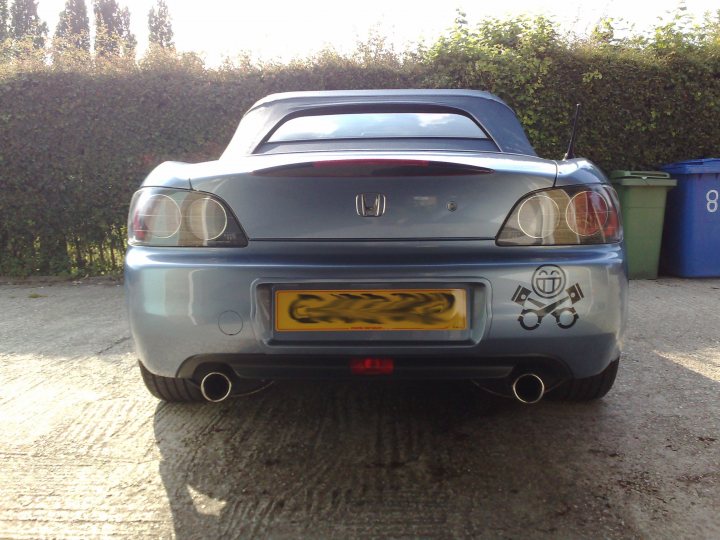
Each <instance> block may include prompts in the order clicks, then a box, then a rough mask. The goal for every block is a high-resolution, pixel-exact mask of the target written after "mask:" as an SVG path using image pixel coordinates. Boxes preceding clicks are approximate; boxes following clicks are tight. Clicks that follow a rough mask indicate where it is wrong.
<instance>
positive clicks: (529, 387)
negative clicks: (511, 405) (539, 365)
mask: <svg viewBox="0 0 720 540" xmlns="http://www.w3.org/2000/svg"><path fill="white" fill-rule="evenodd" d="M512 391H513V395H514V396H515V399H517V400H518V401H519V402H520V403H526V404H528V405H529V404H532V403H537V402H538V401H540V400H541V399H542V397H543V395H544V394H545V383H543V380H542V379H541V378H540V377H538V376H537V375H535V374H534V373H523V374H522V375H520V376H519V377H518V378H517V379H515V381H513V384H512Z"/></svg>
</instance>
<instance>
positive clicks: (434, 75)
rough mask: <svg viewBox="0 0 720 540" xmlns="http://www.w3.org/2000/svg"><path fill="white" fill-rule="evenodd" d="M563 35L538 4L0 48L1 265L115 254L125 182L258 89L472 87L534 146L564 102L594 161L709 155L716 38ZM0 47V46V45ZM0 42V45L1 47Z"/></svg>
mask: <svg viewBox="0 0 720 540" xmlns="http://www.w3.org/2000/svg"><path fill="white" fill-rule="evenodd" d="M605 30H606V32H605V33H600V32H596V33H595V34H593V36H592V37H591V38H588V39H584V40H578V39H571V38H568V37H563V36H559V35H558V34H557V32H556V31H555V29H554V26H553V25H552V24H551V23H550V21H547V20H545V19H536V20H532V21H529V20H523V19H519V20H512V21H486V22H484V23H482V24H481V25H479V26H477V27H470V26H469V25H468V24H467V23H466V22H465V21H463V20H462V19H461V18H460V19H459V20H458V24H457V26H456V27H455V28H454V29H453V30H452V31H450V32H448V33H447V35H446V36H444V37H443V38H442V39H440V40H438V42H437V43H435V44H434V45H433V46H432V47H431V48H429V49H421V50H417V51H414V52H412V53H403V54H398V53H395V52H393V51H392V50H388V49H387V48H386V47H384V45H383V44H382V42H381V41H380V42H379V41H374V42H369V43H366V44H362V45H360V46H359V47H358V49H357V51H356V52H355V53H354V54H352V55H349V56H343V55H338V54H336V53H334V52H332V51H326V52H324V53H322V54H320V55H318V56H316V57H314V58H310V59H308V60H306V61H297V62H293V63H290V64H287V65H281V64H266V65H255V64H253V63H252V62H250V61H248V60H247V59H244V60H242V61H236V62H235V63H227V64H225V65H223V66H222V67H220V68H218V69H207V68H206V67H205V66H203V64H202V62H201V61H199V60H198V59H197V58H196V57H195V56H193V55H175V54H172V53H167V52H158V51H155V52H153V53H152V54H151V55H149V56H148V57H146V58H145V59H143V60H142V61H141V62H140V63H139V64H135V63H132V62H128V61H127V60H117V61H115V62H112V61H110V62H105V61H103V62H94V61H90V59H87V58H86V59H82V58H81V59H80V61H78V59H69V58H68V59H62V58H56V59H55V63H54V64H53V65H48V64H47V63H46V62H45V61H44V59H39V58H35V59H33V58H26V57H22V58H19V57H18V56H17V55H15V56H12V55H11V54H6V55H5V61H4V63H1V64H0V274H4V275H28V274H68V275H77V274H80V275H87V274H101V273H106V272H117V271H118V270H119V269H120V268H121V267H122V256H123V252H124V246H125V240H124V235H125V220H126V213H127V205H128V202H129V200H130V197H131V195H132V192H133V191H134V190H135V189H136V188H137V186H138V185H139V183H140V182H141V181H142V179H143V177H144V175H146V174H147V173H148V172H149V171H150V170H151V169H152V168H153V167H154V166H155V165H157V164H158V163H160V162H162V161H164V160H168V159H173V160H186V161H198V160H205V159H214V158H216V157H217V156H218V155H219V154H220V152H221V151H222V148H223V147H224V145H225V144H227V142H228V140H229V139H230V137H231V135H232V132H233V131H234V129H235V128H236V125H237V122H238V120H239V119H240V117H241V116H242V114H243V112H244V111H245V110H246V109H247V108H248V107H249V106H250V105H251V104H252V103H253V102H254V101H255V100H257V99H259V98H261V97H263V96H264V95H267V94H269V93H271V92H279V91H292V90H311V89H347V88H409V87H453V88H454V87H457V88H478V89H486V90H489V91H491V92H494V93H496V94H498V95H499V96H500V97H502V98H503V99H505V100H506V101H507V102H508V103H509V104H510V105H511V106H512V107H513V108H514V109H515V110H516V112H517V113H518V115H519V117H520V119H521V121H522V122H523V124H524V126H525V128H526V130H527V132H528V135H529V136H530V139H531V141H532V142H533V144H534V145H535V147H536V149H537V150H538V153H539V154H540V155H542V156H545V157H550V158H560V156H562V154H563V153H564V151H565V146H566V144H567V139H568V136H569V120H570V117H571V114H572V111H573V106H574V103H576V102H581V103H582V104H583V112H582V124H581V131H580V134H579V138H578V153H579V154H581V155H583V156H587V157H589V158H590V159H592V160H594V161H595V162H597V163H598V164H599V165H600V166H601V167H603V168H604V169H605V170H610V169H614V168H623V169H652V168H656V167H658V166H659V165H661V164H663V163H668V162H672V161H677V160H682V159H689V158H697V157H703V156H711V155H712V156H718V155H720V40H719V39H718V33H717V32H715V34H713V33H712V32H713V27H711V28H710V30H709V31H708V30H707V29H706V30H704V33H702V34H701V33H700V32H699V31H682V32H680V31H679V30H678V25H677V24H676V25H675V26H668V27H667V28H664V29H660V30H658V32H657V33H656V35H655V36H653V37H652V38H646V39H641V38H638V37H634V38H629V39H625V40H615V39H614V38H613V37H612V32H611V29H608V28H605ZM0 53H1V51H0ZM0 56H1V54H0Z"/></svg>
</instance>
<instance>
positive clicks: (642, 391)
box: [0, 279, 720, 539]
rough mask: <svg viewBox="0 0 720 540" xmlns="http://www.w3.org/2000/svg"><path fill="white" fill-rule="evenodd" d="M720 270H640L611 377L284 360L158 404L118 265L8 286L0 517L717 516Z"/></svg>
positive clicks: (450, 526) (81, 524) (183, 529)
mask: <svg viewBox="0 0 720 540" xmlns="http://www.w3.org/2000/svg"><path fill="white" fill-rule="evenodd" d="M718 306H720V280H693V281H683V280H675V279H662V280H659V281H656V282H651V281H636V282H632V283H631V307H630V325H629V335H628V339H627V344H626V354H625V356H624V359H623V361H622V363H621V367H620V373H619V375H618V381H617V383H616V385H615V387H614V388H613V390H612V391H611V392H610V393H609V394H608V396H607V397H606V398H605V399H603V400H600V401H598V402H594V403H585V404H577V403H575V404H573V403H557V402H550V401H543V402H541V403H540V404H538V405H537V406H522V405H520V404H517V403H515V402H513V401H510V400H504V399H501V398H495V397H492V396H489V395H487V394H484V393H482V392H481V391H479V390H477V389H476V388H474V387H473V386H472V385H471V384H469V383H440V384H438V383H417V382H415V383H396V384H389V383H381V382H374V383H370V382H362V383H355V384H349V383H322V382H317V383H316V382H283V383H278V384H276V385H275V386H273V387H272V388H270V389H269V390H267V391H266V392H264V393H262V394H259V395H257V396H254V397H251V398H240V399H236V400H232V401H227V402H224V403H222V404H219V405H210V404H198V405H167V404H162V403H159V402H158V401H157V400H155V399H154V398H153V397H151V396H150V394H148V393H147V392H146V390H145V388H144V386H143V384H142V382H141V379H140V374H139V372H138V369H137V366H136V358H135V355H134V354H133V352H132V341H131V340H130V335H129V332H128V326H127V322H126V319H125V312H124V305H123V298H122V287H120V286H117V285H114V284H108V283H90V284H87V283H85V284H78V283H55V284H45V285H41V284H37V283H35V284H25V285H9V284H5V285H2V286H0V380H1V381H2V384H1V385H0V421H1V424H0V425H1V426H2V437H1V438H0V537H2V538H33V539H35V538H65V537H75V538H78V537H80V538H88V537H133V538H139V537H143V538H144V537H158V538H170V537H173V536H174V537H176V538H181V539H182V538H220V537H254V536H259V537H273V538H278V537H279V538H283V537H284V538H297V537H301V536H304V537H312V538H328V537H334V538H343V537H368V536H370V537H388V536H389V537H446V538H447V537H491V538H528V537H532V538H580V537H592V538H601V537H603V538H628V537H641V538H673V539H675V538H708V539H709V538H720V316H718Z"/></svg>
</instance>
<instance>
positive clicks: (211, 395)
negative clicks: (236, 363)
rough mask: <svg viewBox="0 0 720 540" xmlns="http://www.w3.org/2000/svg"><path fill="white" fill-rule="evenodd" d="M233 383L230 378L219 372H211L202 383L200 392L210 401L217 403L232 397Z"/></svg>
mask: <svg viewBox="0 0 720 540" xmlns="http://www.w3.org/2000/svg"><path fill="white" fill-rule="evenodd" d="M231 390H232V381H231V380H230V377H228V376H227V375H225V374H224V373H220V372H219V371H211V372H210V373H208V374H207V375H205V376H204V377H203V378H202V381H200V392H201V393H202V396H203V397H204V398H205V399H207V400H208V401H212V402H213V403H217V402H219V401H223V400H225V399H227V398H228V396H230V391H231Z"/></svg>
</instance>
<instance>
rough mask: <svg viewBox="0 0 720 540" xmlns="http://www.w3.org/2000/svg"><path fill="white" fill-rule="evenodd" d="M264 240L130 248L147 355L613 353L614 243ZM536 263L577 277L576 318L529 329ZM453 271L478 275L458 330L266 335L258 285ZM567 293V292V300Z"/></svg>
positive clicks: (590, 371)
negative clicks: (471, 304) (522, 294)
mask: <svg viewBox="0 0 720 540" xmlns="http://www.w3.org/2000/svg"><path fill="white" fill-rule="evenodd" d="M378 244H379V243H374V242H367V243H357V244H353V245H352V246H348V245H346V244H344V243H325V242H323V243H314V242H301V243H286V244H279V243H271V242H252V243H251V244H250V245H249V246H248V248H243V249H237V250H228V249H215V250H211V251H209V252H207V253H202V254H201V253H188V250H184V249H182V248H177V249H167V248H163V249H158V248H144V247H143V248H133V249H131V250H130V251H129V252H128V257H127V260H126V265H127V266H126V276H128V279H127V282H126V287H127V291H128V299H129V302H130V304H131V305H132V306H133V309H132V313H131V325H132V331H133V335H134V337H135V341H136V344H137V346H138V351H139V352H140V356H141V358H142V359H143V361H144V362H145V363H146V364H147V367H148V368H149V369H150V370H151V371H153V372H155V373H157V374H160V375H164V376H177V374H178V372H179V370H180V367H181V365H182V363H183V361H184V360H185V359H187V358H190V357H192V356H195V355H200V354H203V355H208V354H222V353H225V354H265V355H273V354H292V353H294V354H299V355H307V354H313V355H315V354H337V355H343V354H344V355H347V356H351V355H363V354H378V353H383V354H402V355H420V356H422V355H429V354H430V355H436V354H438V353H439V352H441V353H442V354H445V355H448V356H451V355H457V356H463V357H472V358H474V359H476V360H477V362H478V363H480V364H482V363H483V361H493V360H494V359H496V358H498V357H502V356H518V355H519V356H523V355H540V356H548V357H553V358H558V359H561V360H562V361H563V362H564V363H566V364H567V365H568V367H569V368H570V370H571V371H572V373H573V374H574V376H576V377H584V376H590V375H594V374H596V373H599V372H600V371H602V369H604V368H605V367H606V366H607V365H608V364H609V363H610V362H611V361H612V360H613V359H615V358H617V356H618V355H619V350H620V345H621V341H622V329H623V328H624V317H625V314H624V311H623V310H622V309H618V308H617V306H623V305H625V303H626V301H627V280H626V278H625V272H624V268H623V256H622V249H621V247H620V246H617V245H616V246H614V247H613V249H606V247H605V246H601V247H600V248H597V247H595V248H593V249H588V248H586V247H581V248H580V249H578V248H577V247H574V246H573V247H566V248H563V249H562V250H557V249H553V250H548V249H545V248H509V249H506V250H504V253H500V254H498V252H497V248H496V246H495V245H494V243H492V242H488V241H484V242H483V241H475V242H454V243H451V242H407V243H403V246H402V248H400V247H399V246H398V245H397V244H395V243H388V242H383V243H380V244H382V245H378ZM543 264H553V265H557V266H559V267H560V268H561V269H562V270H563V271H564V272H565V274H566V282H567V284H568V286H570V285H571V284H579V286H580V287H581V288H582V290H583V293H584V298H583V299H582V300H581V301H579V302H578V303H577V304H576V306H575V307H576V309H577V313H578V316H579V318H578V320H577V322H576V323H575V324H574V325H573V326H572V327H571V328H565V329H564V328H561V327H559V326H558V324H557V323H556V321H555V320H554V319H553V317H552V316H550V315H549V316H547V317H546V318H545V319H544V320H543V321H542V323H541V324H540V326H539V327H538V328H536V329H534V330H526V329H524V328H523V327H522V326H521V325H520V323H519V321H518V318H519V316H520V313H521V312H522V308H521V307H520V306H519V305H517V304H516V303H514V302H513V301H512V298H513V296H514V294H515V292H516V291H517V289H518V287H519V286H524V287H527V288H529V289H532V283H531V281H532V278H533V274H534V273H535V271H536V270H537V269H538V267H540V266H542V265H543ZM438 283H445V284H447V283H454V284H467V285H472V286H476V287H478V288H479V290H480V291H481V294H477V293H475V294H474V295H473V299H474V301H476V302H479V303H480V306H479V307H478V308H477V310H476V316H475V317H474V318H473V320H472V327H471V331H470V332H469V333H468V335H467V336H466V338H465V339H462V340H453V339H447V338H446V339H443V336H441V337H440V338H438V339H436V340H435V341H433V342H430V343H427V342H424V340H421V339H413V337H414V338H422V336H421V335H417V336H408V337H407V338H405V339H403V341H402V342H398V341H397V340H395V339H393V337H392V336H386V335H383V334H381V333H363V334H362V335H358V334H356V333H354V332H353V333H341V334H342V335H337V334H333V335H331V336H317V335H313V336H312V341H307V340H304V341H298V340H295V341H292V342H290V343H288V342H287V341H285V340H283V339H280V340H278V339H276V337H275V336H274V332H273V330H272V325H271V324H270V321H269V318H268V317H269V312H268V309H269V307H268V304H267V300H264V301H263V299H262V297H261V295H260V293H259V291H261V290H262V285H265V284H279V285H283V284H285V285H287V284H293V285H303V284H305V285H312V286H318V285H319V284H325V285H328V284H332V286H333V287H337V288H338V289H343V288H355V287H358V286H360V285H369V284H372V285H373V286H376V287H392V286H396V287H407V286H408V285H413V286H417V285H418V284H433V285H435V286H437V284H438ZM568 305H569V303H568ZM228 311H232V312H235V313H237V314H238V315H239V317H240V319H241V320H242V330H241V331H240V332H239V333H238V334H236V335H233V336H228V335H226V334H224V333H223V332H222V331H221V329H220V328H219V320H220V317H221V315H222V314H223V313H225V312H228Z"/></svg>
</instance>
